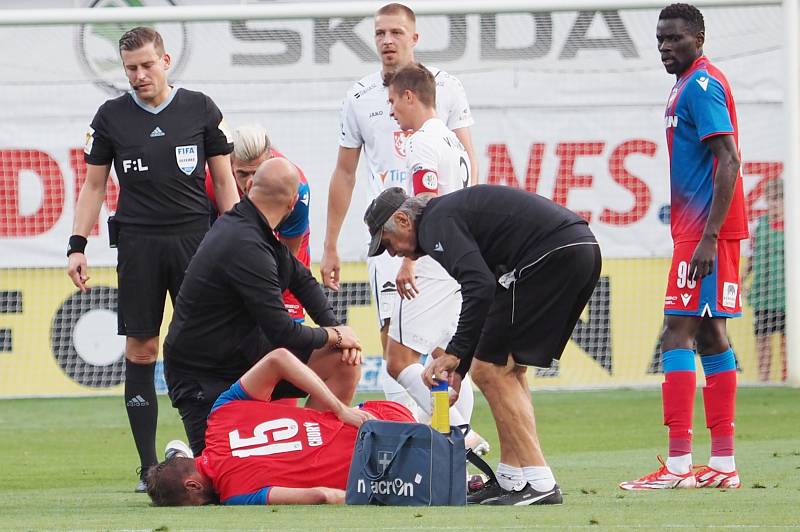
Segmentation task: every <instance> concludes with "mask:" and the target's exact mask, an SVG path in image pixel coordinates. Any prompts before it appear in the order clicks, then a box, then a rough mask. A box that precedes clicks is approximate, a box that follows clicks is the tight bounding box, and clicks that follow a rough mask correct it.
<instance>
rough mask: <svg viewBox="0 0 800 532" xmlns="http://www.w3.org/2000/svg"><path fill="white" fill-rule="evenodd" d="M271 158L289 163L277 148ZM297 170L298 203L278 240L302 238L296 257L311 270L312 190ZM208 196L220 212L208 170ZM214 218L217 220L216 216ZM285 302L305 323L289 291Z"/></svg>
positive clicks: (289, 310)
mask: <svg viewBox="0 0 800 532" xmlns="http://www.w3.org/2000/svg"><path fill="white" fill-rule="evenodd" d="M269 156H270V158H272V157H278V158H281V159H286V160H287V161H288V158H287V157H286V156H285V155H284V154H282V153H281V152H279V151H278V150H276V149H275V148H270V149H269ZM290 162H291V161H290ZM295 168H297V174H298V175H299V176H300V184H299V185H298V187H297V194H298V199H297V203H296V204H295V206H294V209H293V210H292V212H291V213H290V214H289V218H287V219H286V221H284V222H283V224H282V225H281V230H280V231H278V232H277V233H276V234H277V236H278V238H296V237H301V240H300V247H299V248H298V249H297V253H295V257H297V260H299V261H300V262H301V263H303V264H304V265H305V267H306V268H309V269H311V244H310V235H311V229H310V224H309V219H308V205H309V202H310V200H311V189H310V188H309V186H308V180H307V179H306V175H305V174H304V173H303V170H302V169H301V168H300V167H299V166H297V165H295ZM243 194H244V191H243V190H239V195H240V196H241V195H243ZM206 195H207V196H208V199H209V201H210V202H211V204H212V205H213V206H214V209H216V210H217V212H218V211H219V207H218V206H217V198H216V195H215V194H214V181H213V180H212V179H211V172H210V171H209V170H208V169H206ZM214 217H215V218H216V215H215V216H214ZM283 302H284V304H285V305H286V310H287V311H288V312H289V315H290V316H291V317H292V318H293V319H294V320H295V321H303V320H304V319H305V310H304V309H303V305H302V304H301V303H300V300H298V299H297V298H296V297H295V296H294V294H292V293H291V292H290V291H289V290H286V291H285V292H284V293H283Z"/></svg>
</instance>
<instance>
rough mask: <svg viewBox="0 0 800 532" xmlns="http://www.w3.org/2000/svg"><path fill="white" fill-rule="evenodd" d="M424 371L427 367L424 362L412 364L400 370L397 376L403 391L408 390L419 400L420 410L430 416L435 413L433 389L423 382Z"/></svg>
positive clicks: (415, 399) (412, 396)
mask: <svg viewBox="0 0 800 532" xmlns="http://www.w3.org/2000/svg"><path fill="white" fill-rule="evenodd" d="M424 371H425V368H424V367H423V366H422V364H420V363H416V364H411V365H409V366H407V367H406V369H404V370H403V371H401V372H400V375H398V376H397V382H399V383H400V386H402V387H403V391H405V392H408V395H410V396H411V398H412V399H414V401H416V402H417V404H418V405H419V407H420V411H421V412H424V413H425V414H426V415H427V416H428V417H430V416H431V414H432V413H433V404H432V402H431V389H430V388H428V387H427V386H425V383H424V382H422V373H423V372H424Z"/></svg>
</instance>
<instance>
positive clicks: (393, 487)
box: [356, 478, 414, 497]
mask: <svg viewBox="0 0 800 532" xmlns="http://www.w3.org/2000/svg"><path fill="white" fill-rule="evenodd" d="M368 488H369V491H367V489H368ZM356 491H357V492H358V493H375V494H377V495H395V496H397V497H413V496H414V484H412V483H411V482H405V481H403V479H402V478H395V479H394V480H373V481H371V482H370V483H369V484H367V482H366V480H364V479H363V478H360V479H358V484H357V485H356Z"/></svg>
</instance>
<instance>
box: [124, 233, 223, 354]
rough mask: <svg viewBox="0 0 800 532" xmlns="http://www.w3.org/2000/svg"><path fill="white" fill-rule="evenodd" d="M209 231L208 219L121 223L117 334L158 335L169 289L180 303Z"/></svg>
mask: <svg viewBox="0 0 800 532" xmlns="http://www.w3.org/2000/svg"><path fill="white" fill-rule="evenodd" d="M206 231H208V219H207V218H203V219H202V220H200V221H199V222H192V223H189V224H181V225H179V226H142V225H132V224H121V227H120V234H119V242H118V244H117V283H118V287H119V307H118V309H117V334H120V335H122V336H133V337H138V338H149V337H153V336H158V334H159V330H160V329H161V321H162V320H163V318H164V299H165V297H166V295H167V292H169V295H170V298H171V299H172V302H173V304H174V303H175V298H176V297H178V290H179V289H180V287H181V283H182V282H183V275H184V273H185V272H186V268H187V267H188V266H189V261H191V259H192V256H194V252H195V251H196V250H197V247H198V246H199V245H200V242H201V241H202V240H203V237H204V236H205V234H206Z"/></svg>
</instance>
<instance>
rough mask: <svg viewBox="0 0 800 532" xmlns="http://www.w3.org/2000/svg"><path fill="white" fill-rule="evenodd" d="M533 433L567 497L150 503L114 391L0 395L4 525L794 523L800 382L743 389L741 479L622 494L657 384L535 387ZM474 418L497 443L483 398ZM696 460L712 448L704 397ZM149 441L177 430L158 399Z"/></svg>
mask: <svg viewBox="0 0 800 532" xmlns="http://www.w3.org/2000/svg"><path fill="white" fill-rule="evenodd" d="M533 398H534V405H535V407H536V411H537V418H538V425H539V430H540V433H541V439H542V444H543V446H544V450H545V453H546V455H547V456H548V459H549V461H550V464H551V466H552V467H553V469H554V471H555V474H556V477H557V478H558V480H559V483H560V484H561V486H562V487H563V490H564V501H565V504H564V505H563V506H557V507H521V508H486V507H483V508H481V507H468V508H407V507H406V508H398V507H396V508H378V507H347V506H342V507H323V506H320V507H275V508H269V507H266V508H257V507H235V508H225V507H202V508H152V507H150V506H149V499H148V498H147V496H146V495H139V494H134V493H133V492H132V490H133V487H134V483H135V474H134V470H135V469H136V466H137V463H136V459H135V451H134V448H133V442H132V440H131V438H130V436H129V434H128V421H127V419H126V417H125V410H124V406H123V403H122V399H121V398H111V397H109V398H92V399H31V400H9V401H0V448H2V462H1V463H2V467H1V468H0V469H1V471H2V473H1V474H0V529H3V530H29V529H137V530H143V529H144V530H147V529H155V530H178V529H193V530H197V529H205V530H219V529H235V530H244V529H271V530H281V531H288V530H316V531H321V530H347V529H349V530H353V529H358V530H377V529H385V530H409V529H423V530H425V529H427V530H473V529H481V528H483V529H489V530H500V529H519V530H525V529H533V528H546V529H556V530H557V529H566V528H592V529H604V528H615V529H624V530H628V529H639V530H645V529H652V528H657V527H670V528H672V527H674V528H689V527H733V528H739V527H744V528H754V529H760V528H784V527H785V528H791V527H797V526H800V414H798V409H799V408H800V406H799V405H800V391H798V390H793V389H788V388H744V389H742V390H740V392H739V400H738V405H737V406H738V417H737V442H736V443H737V462H738V466H739V472H740V476H741V477H742V482H743V488H742V489H739V490H728V491H720V490H670V491H668V492H647V493H641V492H636V493H630V492H622V491H620V490H619V489H618V488H617V483H618V482H619V481H621V480H627V479H630V478H634V477H637V476H640V475H642V474H644V473H648V472H650V471H651V470H653V469H655V466H656V465H657V463H656V461H655V455H656V454H657V453H659V452H662V453H663V452H664V447H665V440H666V431H665V429H664V428H663V427H662V426H661V405H660V395H659V393H658V391H657V390H645V391H641V390H617V391H586V392H534V394H533ZM476 399H477V401H476V410H475V418H474V420H473V421H474V425H475V426H476V428H477V429H478V430H479V431H480V432H481V433H482V434H484V435H485V436H486V437H487V438H488V439H489V440H490V441H491V442H492V443H493V444H494V449H493V451H492V453H491V454H490V456H489V458H490V459H491V461H492V462H495V463H496V461H497V459H498V452H497V446H496V441H497V439H496V434H495V431H494V425H493V424H492V423H491V417H490V415H489V412H488V408H487V406H486V403H485V402H484V401H483V399H482V397H480V396H479V397H477V398H476ZM695 410H696V412H697V416H696V417H695V434H696V436H695V454H694V456H695V461H696V462H698V463H703V462H704V461H705V460H706V459H707V458H708V431H707V430H705V429H704V418H703V413H702V399H701V398H700V397H699V395H698V399H697V404H696V408H695ZM160 413H161V415H160V421H159V422H160V425H159V433H158V441H159V446H163V444H164V443H165V442H166V441H168V440H170V439H172V438H177V437H181V436H182V434H183V433H182V427H181V425H180V421H179V418H178V416H177V414H176V412H175V411H174V410H173V409H172V408H171V407H170V405H169V402H168V401H167V400H166V399H165V398H162V400H161V402H160Z"/></svg>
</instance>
